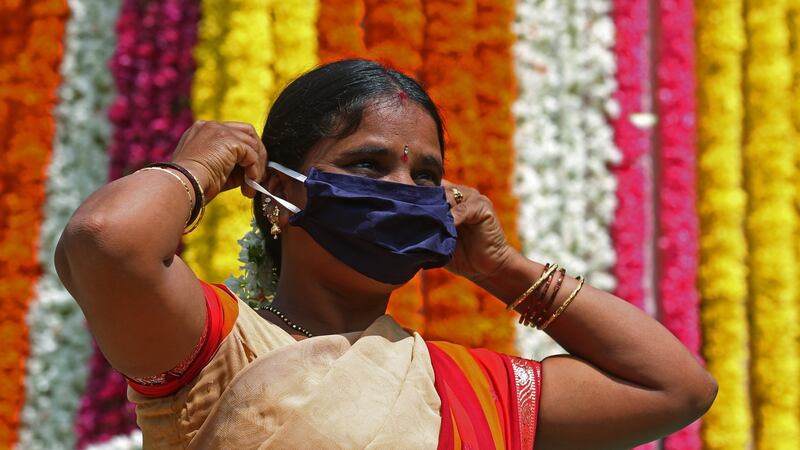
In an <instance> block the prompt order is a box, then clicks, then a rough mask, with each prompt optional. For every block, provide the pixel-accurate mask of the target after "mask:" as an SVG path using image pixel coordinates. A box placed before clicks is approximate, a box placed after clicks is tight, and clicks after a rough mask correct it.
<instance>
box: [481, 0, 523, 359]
mask: <svg viewBox="0 0 800 450" xmlns="http://www.w3.org/2000/svg"><path fill="white" fill-rule="evenodd" d="M514 6H515V2H514V1H513V0H478V1H477V15H476V18H477V21H476V37H477V47H476V63H477V66H476V68H478V67H480V68H481V70H480V76H479V80H478V83H476V85H475V92H476V94H477V99H478V114H479V115H480V117H481V122H480V123H481V124H485V126H483V127H481V129H480V131H481V134H482V137H481V139H480V140H479V142H481V147H482V148H481V153H483V154H484V155H485V156H484V157H483V158H482V159H481V161H480V162H479V164H480V167H474V168H473V170H475V171H477V172H478V173H479V174H481V175H482V178H481V179H480V180H478V182H477V183H476V187H477V188H478V190H480V191H481V193H483V194H484V195H486V196H488V197H489V198H490V199H491V200H492V203H493V204H494V209H495V211H496V212H497V216H498V218H499V220H500V224H501V225H502V227H503V231H504V232H505V235H506V237H507V239H508V240H509V243H510V244H511V245H512V246H513V247H514V248H517V249H519V248H520V243H519V237H518V235H517V206H518V205H517V199H516V198H515V196H514V195H513V194H512V192H511V189H512V187H511V177H506V176H499V174H510V173H512V172H513V166H514V147H513V142H512V138H513V136H514V117H513V116H512V114H511V105H512V103H513V101H514V98H515V96H516V78H515V76H514V65H513V60H512V55H511V48H512V45H513V43H514V33H513V31H512V29H511V26H512V24H513V22H514ZM479 298H480V302H481V306H480V309H481V314H482V315H483V316H484V317H485V319H486V321H487V325H488V326H489V327H490V328H489V329H488V330H487V331H486V332H485V334H484V338H483V340H484V346H486V347H489V348H494V349H503V350H504V351H506V352H513V342H514V326H513V322H512V316H516V314H513V315H512V314H510V313H508V312H506V311H505V305H504V304H503V303H502V302H500V301H498V300H497V299H496V298H495V297H494V296H492V295H489V293H487V292H483V291H482V292H479Z"/></svg>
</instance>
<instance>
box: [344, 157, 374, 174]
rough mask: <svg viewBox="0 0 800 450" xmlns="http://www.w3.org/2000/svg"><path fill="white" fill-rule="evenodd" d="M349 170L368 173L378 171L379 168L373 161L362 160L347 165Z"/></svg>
mask: <svg viewBox="0 0 800 450" xmlns="http://www.w3.org/2000/svg"><path fill="white" fill-rule="evenodd" d="M349 167H350V168H351V169H355V170H358V171H362V172H363V171H369V172H376V171H378V169H379V167H378V164H377V163H376V162H375V161H370V160H364V161H356V162H354V163H351V164H350V165H349Z"/></svg>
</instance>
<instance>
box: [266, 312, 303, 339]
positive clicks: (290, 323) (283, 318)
mask: <svg viewBox="0 0 800 450" xmlns="http://www.w3.org/2000/svg"><path fill="white" fill-rule="evenodd" d="M258 309H260V310H262V311H269V312H271V313H272V314H275V315H276V316H278V317H279V318H280V319H281V320H282V321H283V322H284V323H285V324H286V325H289V327H290V328H291V329H293V330H295V331H299V332H301V333H303V334H304V335H306V337H310V338H311V337H314V335H313V334H311V333H309V332H308V330H306V329H305V328H303V327H301V326H300V325H297V324H296V323H294V322H292V321H291V320H289V318H288V317H286V315H285V314H283V313H282V312H280V311H278V310H277V309H275V308H274V307H273V306H272V305H265V306H261V307H260V308H258Z"/></svg>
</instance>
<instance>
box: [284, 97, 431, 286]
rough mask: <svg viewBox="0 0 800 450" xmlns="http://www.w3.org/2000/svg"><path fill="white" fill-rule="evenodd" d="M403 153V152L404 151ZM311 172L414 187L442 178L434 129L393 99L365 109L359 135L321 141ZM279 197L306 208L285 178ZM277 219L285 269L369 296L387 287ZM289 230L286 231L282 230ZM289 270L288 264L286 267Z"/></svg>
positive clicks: (311, 157)
mask: <svg viewBox="0 0 800 450" xmlns="http://www.w3.org/2000/svg"><path fill="white" fill-rule="evenodd" d="M406 147H407V148H408V151H407V152H406V151H405V149H406ZM311 167H315V168H317V169H318V170H321V171H325V172H333V173H341V174H348V175H355V176H363V177H370V178H375V179H380V180H384V181H391V182H396V183H403V184H409V185H418V186H438V185H440V184H441V181H442V176H443V171H444V169H443V161H442V151H441V149H440V147H439V136H438V134H437V129H436V123H435V122H434V120H433V118H431V116H430V114H428V112H427V111H426V110H425V109H424V108H422V107H421V106H419V105H418V104H417V103H415V102H413V101H410V100H407V99H400V98H398V99H392V100H386V101H382V102H376V103H375V104H373V105H371V106H368V107H367V108H366V109H365V111H364V114H363V117H362V120H361V123H360V125H359V127H358V129H357V130H356V131H355V132H354V133H352V134H351V135H349V136H347V137H344V138H342V139H335V138H326V139H323V140H321V141H320V142H318V143H317V144H316V145H315V146H314V147H313V148H312V149H311V150H310V151H309V153H308V155H307V157H306V160H305V162H304V164H303V167H302V172H304V173H308V170H309V169H310V168H311ZM284 180H286V181H284V182H283V183H281V184H282V186H281V189H279V190H280V191H283V193H284V195H285V198H287V200H289V201H290V202H292V203H294V204H295V205H297V206H298V207H299V208H301V209H303V208H304V207H305V203H306V194H305V188H304V186H303V184H302V183H299V182H296V181H291V179H289V178H288V177H285V178H284ZM287 222H288V219H287V218H286V217H282V224H281V227H282V228H283V229H284V230H286V231H287V233H286V234H284V235H283V237H284V242H283V247H284V248H283V252H284V258H283V261H284V263H290V260H292V259H295V260H303V261H302V264H303V267H304V269H305V270H310V271H316V270H319V271H322V273H318V274H313V275H312V274H309V275H312V276H319V277H328V276H331V277H339V278H340V279H341V278H342V277H344V279H345V280H347V281H348V283H350V287H351V288H352V287H357V286H354V285H353V283H356V284H357V285H360V286H361V287H363V288H364V289H369V290H372V291H376V290H380V289H382V290H386V288H387V286H388V285H386V284H383V283H379V282H377V281H375V280H372V279H371V278H368V277H366V276H364V275H362V274H360V273H358V272H356V271H354V270H353V269H350V268H349V267H348V266H346V265H345V264H344V263H341V262H340V261H338V260H337V259H335V258H334V257H333V256H332V255H330V254H329V253H328V252H327V251H326V250H325V249H323V248H322V247H320V246H319V245H318V244H317V243H316V242H315V241H314V240H313V239H312V238H311V237H310V236H309V235H308V234H307V233H306V232H305V231H303V230H302V229H301V228H299V227H288V224H287ZM287 227H288V229H287ZM290 264H291V263H290Z"/></svg>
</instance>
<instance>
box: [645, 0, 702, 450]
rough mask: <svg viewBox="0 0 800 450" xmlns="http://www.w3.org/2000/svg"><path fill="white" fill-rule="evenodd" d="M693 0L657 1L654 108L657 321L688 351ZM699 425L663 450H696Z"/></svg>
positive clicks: (694, 227) (695, 332) (693, 247)
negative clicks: (656, 136)
mask: <svg viewBox="0 0 800 450" xmlns="http://www.w3.org/2000/svg"><path fill="white" fill-rule="evenodd" d="M693 3H694V1H693V0H674V1H671V2H659V3H658V18H659V21H660V23H659V27H658V35H657V37H656V39H657V44H656V52H657V53H658V55H657V57H656V60H657V61H658V67H657V68H656V84H657V88H656V92H657V95H656V97H655V102H656V106H655V107H656V109H657V111H658V116H659V121H658V135H659V138H660V139H659V142H660V152H659V153H658V155H657V158H658V161H657V162H656V164H655V165H656V167H658V170H659V173H660V176H659V181H660V182H659V186H658V197H659V198H658V219H657V220H658V223H659V228H658V229H659V233H658V234H659V236H658V259H659V262H660V264H659V269H660V270H659V272H658V277H659V279H658V292H659V296H658V297H659V300H660V305H659V306H660V311H661V316H660V319H661V322H662V323H663V324H664V326H666V327H667V329H668V330H670V331H671V332H672V333H673V334H674V335H675V336H676V337H677V338H678V339H679V340H680V341H681V342H682V343H683V345H685V346H686V348H687V349H689V351H690V352H691V353H692V354H693V355H695V356H697V355H698V354H699V351H700V325H699V319H698V308H699V306H700V299H699V295H698V292H697V288H696V278H697V245H698V243H697V240H698V236H697V234H698V233H697V232H698V224H697V215H696V212H695V211H696V210H695V195H696V194H695V79H694V77H695V74H694V41H693V38H694V35H693V32H694V29H693V27H694V11H693ZM701 447H702V443H701V442H700V421H696V422H694V423H692V424H691V425H689V426H687V427H685V428H683V429H681V430H680V431H678V432H676V433H674V434H672V435H671V436H668V437H666V438H665V440H664V450H692V449H700V448H701Z"/></svg>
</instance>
